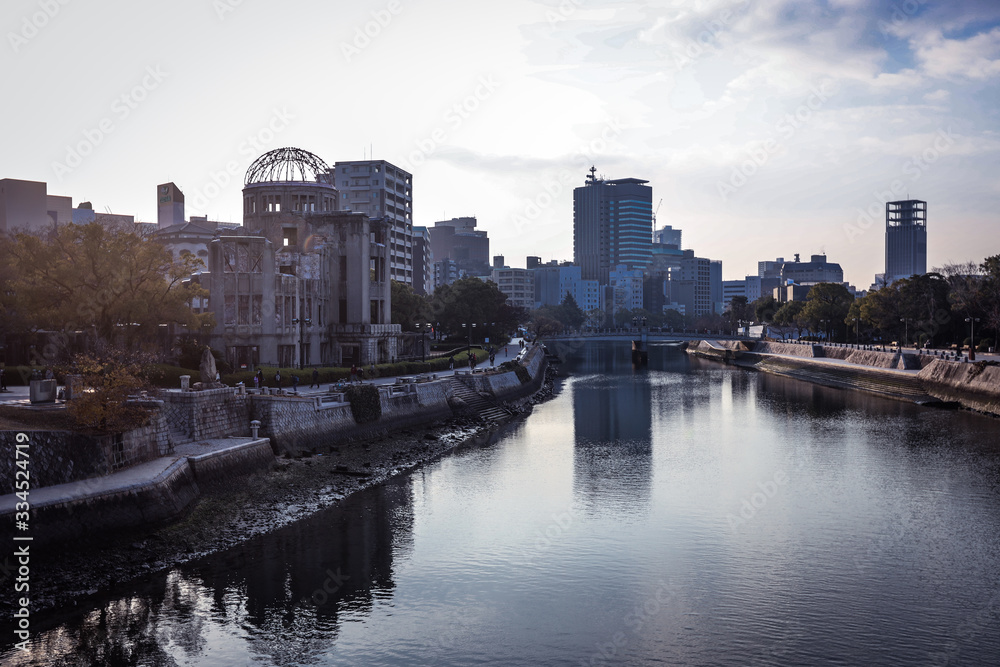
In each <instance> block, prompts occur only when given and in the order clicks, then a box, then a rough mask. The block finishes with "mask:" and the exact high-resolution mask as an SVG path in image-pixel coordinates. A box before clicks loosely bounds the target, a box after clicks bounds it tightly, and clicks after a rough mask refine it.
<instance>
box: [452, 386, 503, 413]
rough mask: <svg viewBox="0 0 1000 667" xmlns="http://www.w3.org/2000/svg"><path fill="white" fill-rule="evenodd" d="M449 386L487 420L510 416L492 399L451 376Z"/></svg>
mask: <svg viewBox="0 0 1000 667" xmlns="http://www.w3.org/2000/svg"><path fill="white" fill-rule="evenodd" d="M450 382H451V388H452V391H453V392H454V394H455V395H456V396H458V397H459V398H460V399H462V400H463V401H464V402H465V404H466V405H468V406H469V408H470V409H471V410H472V411H473V412H475V413H476V414H477V415H478V416H479V417H480V418H482V419H485V420H487V421H494V422H495V421H500V420H501V419H506V418H507V417H509V416H510V413H509V412H507V411H506V410H504V409H503V408H501V407H500V406H499V405H496V404H495V403H493V402H492V401H490V400H488V399H486V398H484V397H483V396H480V395H479V394H477V393H476V392H474V391H472V389H470V388H469V387H467V386H466V385H465V383H463V382H462V381H461V380H458V379H456V378H454V377H453V378H451V380H450Z"/></svg>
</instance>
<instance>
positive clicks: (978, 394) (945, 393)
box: [917, 359, 1000, 415]
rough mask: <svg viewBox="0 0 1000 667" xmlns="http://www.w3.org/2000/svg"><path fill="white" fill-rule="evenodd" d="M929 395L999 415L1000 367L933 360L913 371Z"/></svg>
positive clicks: (979, 363) (978, 363)
mask: <svg viewBox="0 0 1000 667" xmlns="http://www.w3.org/2000/svg"><path fill="white" fill-rule="evenodd" d="M917 377H918V378H919V379H920V383H921V384H922V385H923V387H924V389H925V390H926V391H927V393H929V394H930V395H931V396H934V397H935V398H939V399H941V400H942V401H956V402H958V403H961V404H962V406H964V407H967V408H971V409H973V410H979V411H981V412H988V413H989V414H993V415H1000V366H989V365H986V364H985V363H983V362H977V363H971V362H965V363H958V362H954V361H943V360H941V359H936V360H935V361H934V362H933V363H931V364H930V365H928V366H927V367H926V368H924V369H922V370H921V371H920V373H918V374H917Z"/></svg>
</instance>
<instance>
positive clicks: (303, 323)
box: [292, 317, 312, 368]
mask: <svg viewBox="0 0 1000 667" xmlns="http://www.w3.org/2000/svg"><path fill="white" fill-rule="evenodd" d="M292 324H296V325H298V326H299V368H305V367H306V347H305V345H304V344H303V342H302V339H303V336H304V335H305V332H304V327H308V326H311V325H312V320H310V319H309V318H308V317H307V318H305V319H301V320H300V319H299V318H297V317H296V318H295V319H293V320H292Z"/></svg>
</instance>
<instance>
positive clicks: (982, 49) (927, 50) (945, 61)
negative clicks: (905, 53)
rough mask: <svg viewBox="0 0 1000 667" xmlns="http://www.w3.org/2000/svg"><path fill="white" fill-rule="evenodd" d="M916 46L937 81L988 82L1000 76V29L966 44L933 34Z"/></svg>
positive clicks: (979, 36) (919, 56)
mask: <svg viewBox="0 0 1000 667" xmlns="http://www.w3.org/2000/svg"><path fill="white" fill-rule="evenodd" d="M914 46H915V48H916V56H917V59H918V60H919V61H920V62H921V64H922V66H923V69H924V71H925V72H927V74H929V75H930V76H933V77H937V78H941V79H950V78H956V77H963V78H967V79H978V80H984V79H991V78H993V77H995V76H997V75H998V74H1000V28H994V29H992V30H990V31H989V32H984V33H980V34H978V35H974V36H972V37H969V38H968V39H964V40H963V39H947V38H945V37H943V36H942V34H941V33H940V32H932V33H929V34H927V35H925V36H924V39H923V40H921V42H920V43H915V44H914Z"/></svg>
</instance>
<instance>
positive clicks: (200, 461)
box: [187, 439, 274, 490]
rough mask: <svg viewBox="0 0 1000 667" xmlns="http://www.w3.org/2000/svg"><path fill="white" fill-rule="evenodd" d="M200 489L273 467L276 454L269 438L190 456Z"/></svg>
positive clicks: (189, 460)
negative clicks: (272, 449)
mask: <svg viewBox="0 0 1000 667" xmlns="http://www.w3.org/2000/svg"><path fill="white" fill-rule="evenodd" d="M187 460H188V462H189V463H190V464H191V468H192V469H193V470H194V476H195V480H197V482H198V486H199V487H200V488H201V489H202V490H204V489H206V488H210V487H212V486H215V485H217V484H226V483H229V482H231V481H232V480H233V478H234V476H242V475H246V474H249V473H252V472H256V471H258V470H266V469H268V468H270V467H271V466H272V465H274V452H273V451H271V443H269V442H268V441H267V440H266V439H261V440H255V441H253V442H250V443H246V444H239V445H234V446H233V447H231V448H230V449H222V450H218V451H215V452H211V453H210V454H202V455H200V456H189V457H188V459H187Z"/></svg>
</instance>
